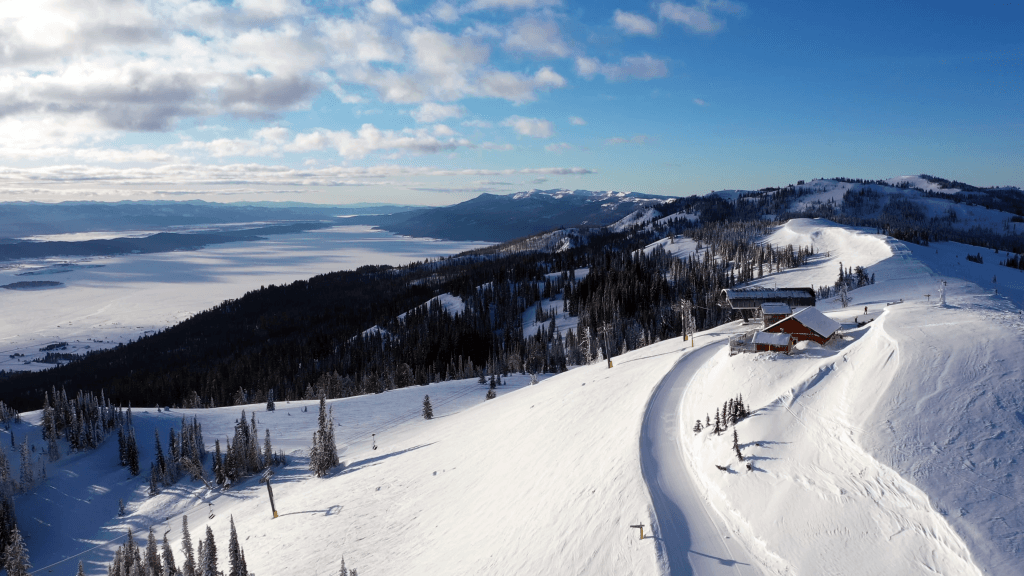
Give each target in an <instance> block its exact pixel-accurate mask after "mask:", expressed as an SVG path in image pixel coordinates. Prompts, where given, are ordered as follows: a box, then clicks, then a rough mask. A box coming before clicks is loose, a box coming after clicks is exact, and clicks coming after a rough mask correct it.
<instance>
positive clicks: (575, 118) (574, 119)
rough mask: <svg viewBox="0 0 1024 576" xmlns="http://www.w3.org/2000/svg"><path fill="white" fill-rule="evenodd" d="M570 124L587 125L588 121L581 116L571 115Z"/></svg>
mask: <svg viewBox="0 0 1024 576" xmlns="http://www.w3.org/2000/svg"><path fill="white" fill-rule="evenodd" d="M569 124H572V125H573V126H586V125H587V121H586V120H584V119H583V118H580V117H579V116H569Z"/></svg>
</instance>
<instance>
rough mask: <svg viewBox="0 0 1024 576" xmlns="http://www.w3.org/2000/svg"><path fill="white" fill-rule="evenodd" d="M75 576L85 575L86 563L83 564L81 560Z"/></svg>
mask: <svg viewBox="0 0 1024 576" xmlns="http://www.w3.org/2000/svg"><path fill="white" fill-rule="evenodd" d="M75 576H85V564H82V561H81V560H79V561H78V572H76V573H75Z"/></svg>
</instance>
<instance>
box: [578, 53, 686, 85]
mask: <svg viewBox="0 0 1024 576" xmlns="http://www.w3.org/2000/svg"><path fill="white" fill-rule="evenodd" d="M576 71H577V73H578V74H579V75H580V76H582V77H584V78H591V77H593V76H595V75H597V74H601V75H603V76H604V77H605V79H607V80H608V81H609V82H622V81H624V80H633V79H635V80H651V79H654V78H664V77H665V76H668V66H667V65H666V64H665V61H664V60H658V59H657V58H652V57H651V56H650V55H648V54H644V55H643V56H626V57H624V58H622V59H621V60H620V61H619V62H618V64H607V63H602V62H601V61H600V60H598V59H596V58H587V57H583V56H581V57H578V58H576Z"/></svg>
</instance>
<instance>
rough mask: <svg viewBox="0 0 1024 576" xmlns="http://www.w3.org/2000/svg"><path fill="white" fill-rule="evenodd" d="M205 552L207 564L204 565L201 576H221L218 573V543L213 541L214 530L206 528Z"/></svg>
mask: <svg viewBox="0 0 1024 576" xmlns="http://www.w3.org/2000/svg"><path fill="white" fill-rule="evenodd" d="M205 544H206V545H205V546H204V549H203V552H204V553H205V554H206V562H204V563H203V566H202V573H201V576H219V574H218V572H217V543H216V542H215V541H214V540H213V529H212V528H210V527H209V526H207V527H206V542H205Z"/></svg>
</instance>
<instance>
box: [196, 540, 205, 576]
mask: <svg viewBox="0 0 1024 576" xmlns="http://www.w3.org/2000/svg"><path fill="white" fill-rule="evenodd" d="M196 560H197V564H196V576H207V572H206V564H207V563H208V558H207V557H206V543H205V542H204V541H203V539H202V538H200V539H199V546H198V547H197V549H196Z"/></svg>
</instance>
